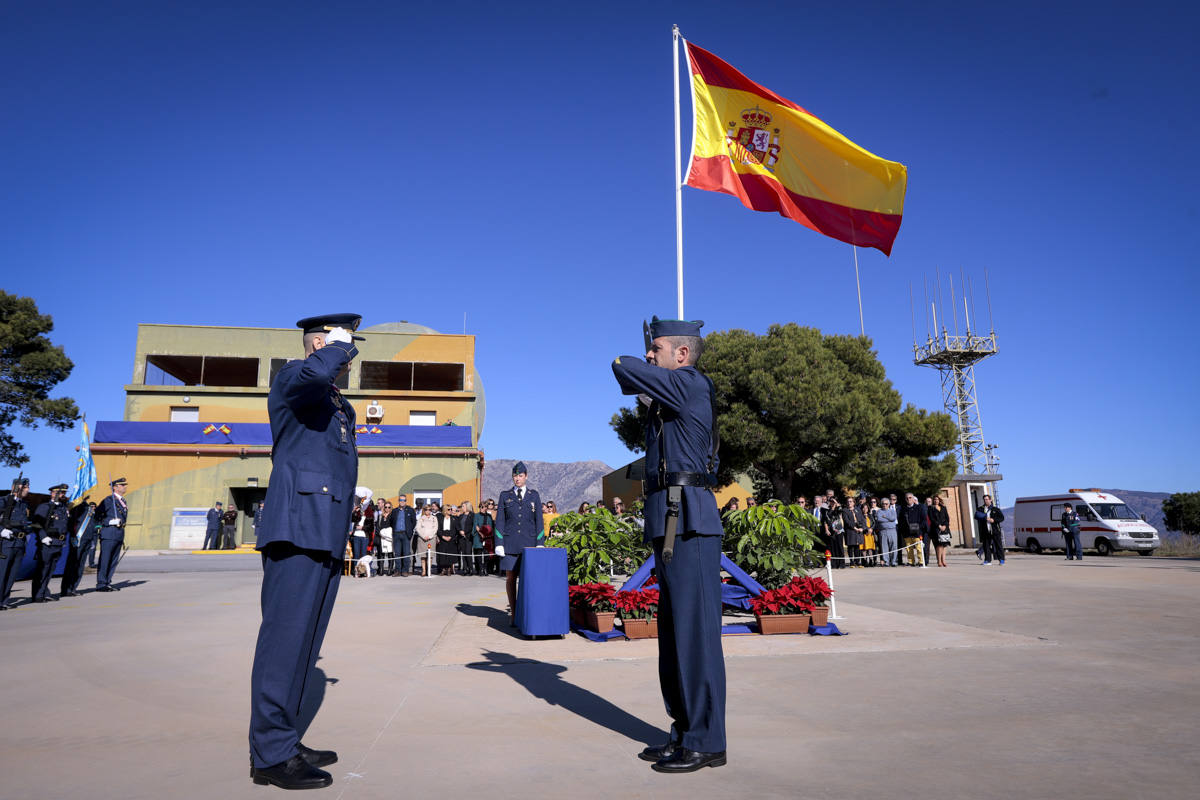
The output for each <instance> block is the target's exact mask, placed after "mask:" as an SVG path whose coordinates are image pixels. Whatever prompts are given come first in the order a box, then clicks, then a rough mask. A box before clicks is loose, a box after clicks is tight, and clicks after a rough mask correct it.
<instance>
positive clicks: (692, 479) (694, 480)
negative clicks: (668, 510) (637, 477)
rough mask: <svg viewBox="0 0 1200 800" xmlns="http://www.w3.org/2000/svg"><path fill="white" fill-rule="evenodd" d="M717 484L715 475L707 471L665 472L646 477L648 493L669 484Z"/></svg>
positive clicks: (708, 485)
mask: <svg viewBox="0 0 1200 800" xmlns="http://www.w3.org/2000/svg"><path fill="white" fill-rule="evenodd" d="M714 485H716V481H714V480H713V477H712V476H711V475H709V474H708V473H706V472H663V473H658V474H655V475H650V476H647V478H646V494H653V493H654V492H661V491H663V490H664V489H666V488H667V487H668V486H703V487H705V488H712V487H713V486H714Z"/></svg>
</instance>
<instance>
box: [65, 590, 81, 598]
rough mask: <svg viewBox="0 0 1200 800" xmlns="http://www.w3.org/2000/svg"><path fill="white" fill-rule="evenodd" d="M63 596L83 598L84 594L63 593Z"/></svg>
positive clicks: (74, 592)
mask: <svg viewBox="0 0 1200 800" xmlns="http://www.w3.org/2000/svg"><path fill="white" fill-rule="evenodd" d="M62 596H63V597H83V595H82V594H80V593H79V592H76V591H70V592H63V593H62Z"/></svg>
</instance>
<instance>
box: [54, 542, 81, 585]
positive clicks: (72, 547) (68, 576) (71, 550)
mask: <svg viewBox="0 0 1200 800" xmlns="http://www.w3.org/2000/svg"><path fill="white" fill-rule="evenodd" d="M82 577H83V561H82V560H81V559H80V552H79V546H78V545H76V544H75V539H74V538H73V537H71V536H68V537H67V563H66V566H64V567H63V574H62V584H61V585H60V586H59V587H58V591H59V593H60V594H65V593H66V592H74V591H77V590H78V589H79V579H80V578H82Z"/></svg>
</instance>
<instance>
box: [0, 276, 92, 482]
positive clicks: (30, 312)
mask: <svg viewBox="0 0 1200 800" xmlns="http://www.w3.org/2000/svg"><path fill="white" fill-rule="evenodd" d="M52 330H54V320H53V319H51V318H50V316H49V315H48V314H39V313H38V309H37V304H36V303H34V302H33V300H32V299H30V298H28V297H17V296H16V295H12V294H9V293H8V292H5V291H3V290H0V464H3V465H5V466H9V467H18V466H20V465H22V464H24V463H25V462H27V461H29V456H27V455H26V454H25V449H24V448H23V447H22V446H21V444H20V442H18V441H17V440H16V439H15V438H14V437H13V435H12V434H11V433H10V432H9V427H10V426H11V425H12V424H13V423H14V422H19V423H20V424H21V425H24V426H26V427H29V428H36V427H37V426H38V424H39V422H45V423H46V424H47V425H49V426H50V427H52V428H57V429H59V430H66V429H67V428H69V427H71V425H72V424H73V423H74V422H75V420H77V419H78V418H79V409H78V408H77V407H76V406H75V401H74V400H72V399H71V398H69V397H58V398H51V397H50V396H49V395H50V390H51V389H53V388H54V387H55V386H56V385H58V384H59V383H61V382H62V381H64V380H66V378H67V376H68V375H70V374H71V369H72V368H73V367H74V366H75V365H74V364H72V363H71V360H70V359H69V358H67V356H66V353H64V352H63V349H62V348H61V347H56V346H54V345H52V344H51V343H50V340H49V339H47V338H46V336H45V334H47V333H49V332H50V331H52Z"/></svg>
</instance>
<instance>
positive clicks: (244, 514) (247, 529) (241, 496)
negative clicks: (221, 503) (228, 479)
mask: <svg viewBox="0 0 1200 800" xmlns="http://www.w3.org/2000/svg"><path fill="white" fill-rule="evenodd" d="M229 494H230V495H231V496H232V497H233V501H232V502H233V507H234V508H236V509H237V510H238V526H237V530H238V541H237V544H254V543H255V542H256V541H257V540H258V537H257V535H256V534H255V532H254V514H255V512H256V511H258V506H259V504H260V503H262V501H263V500H266V499H267V490H266V489H265V488H259V487H257V486H239V487H236V488H231V489H230V490H229Z"/></svg>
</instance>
